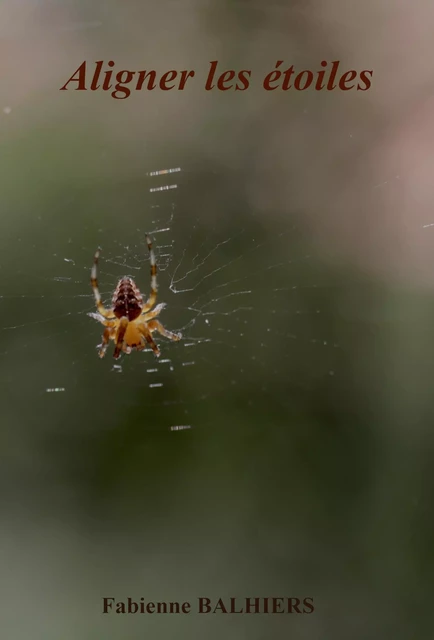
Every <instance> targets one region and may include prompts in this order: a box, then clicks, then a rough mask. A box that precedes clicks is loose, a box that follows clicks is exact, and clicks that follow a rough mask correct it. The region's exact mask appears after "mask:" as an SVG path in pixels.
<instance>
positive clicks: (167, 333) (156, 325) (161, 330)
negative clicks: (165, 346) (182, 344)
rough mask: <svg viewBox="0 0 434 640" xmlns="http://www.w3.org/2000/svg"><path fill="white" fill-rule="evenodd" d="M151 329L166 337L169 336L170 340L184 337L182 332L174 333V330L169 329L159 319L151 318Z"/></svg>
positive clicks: (149, 325)
mask: <svg viewBox="0 0 434 640" xmlns="http://www.w3.org/2000/svg"><path fill="white" fill-rule="evenodd" d="M147 325H148V329H149V331H151V332H152V331H158V333H160V334H161V335H162V336H164V337H165V338H169V340H174V341H176V342H177V341H178V340H181V338H182V333H173V332H172V331H168V330H167V329H165V328H164V327H163V325H162V324H161V322H160V321H159V320H150V321H149V322H148V323H147Z"/></svg>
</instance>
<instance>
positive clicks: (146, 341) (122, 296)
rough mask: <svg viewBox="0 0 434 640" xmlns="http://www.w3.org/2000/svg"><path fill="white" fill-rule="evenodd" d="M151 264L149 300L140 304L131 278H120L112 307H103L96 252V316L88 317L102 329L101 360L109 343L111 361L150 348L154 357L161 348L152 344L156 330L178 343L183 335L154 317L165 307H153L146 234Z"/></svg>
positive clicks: (153, 268) (154, 281)
mask: <svg viewBox="0 0 434 640" xmlns="http://www.w3.org/2000/svg"><path fill="white" fill-rule="evenodd" d="M146 243H147V245H148V249H149V261H150V264H151V292H150V294H149V298H148V300H147V301H146V302H145V303H143V297H142V294H141V293H140V290H139V288H138V287H137V285H136V283H135V282H134V280H133V279H132V278H129V277H124V278H121V279H120V280H119V282H118V284H117V286H116V289H115V290H114V293H113V298H112V306H111V308H110V309H106V307H104V305H103V303H102V300H101V294H100V292H99V288H98V260H99V256H100V253H101V249H98V250H97V251H96V253H95V257H94V260H93V265H92V270H91V276H90V282H91V286H92V289H93V293H94V296H95V303H96V308H97V313H90V314H89V315H90V316H91V317H92V318H94V319H95V320H98V322H101V324H103V325H104V326H105V329H104V333H103V336H102V343H101V344H100V345H99V347H100V350H99V356H100V358H103V357H104V355H105V352H106V351H107V347H108V345H109V342H110V340H113V341H114V343H115V345H116V346H115V350H114V353H113V357H114V358H119V356H120V355H121V352H122V351H123V352H124V353H131V351H132V350H133V349H137V350H138V351H142V350H143V349H146V347H147V346H148V345H149V346H150V347H151V349H152V351H153V352H154V354H155V355H156V356H159V355H160V349H159V348H158V346H157V345H156V344H155V342H154V339H153V337H152V334H153V333H154V332H155V331H156V332H157V333H159V334H161V335H162V336H164V337H166V338H169V340H174V341H178V340H180V339H181V337H182V335H181V334H180V333H173V332H172V331H168V330H167V329H165V328H164V327H163V325H162V324H161V322H160V321H159V320H157V319H156V318H157V316H158V315H159V314H160V312H161V311H162V310H163V309H164V307H165V306H166V305H165V303H164V302H162V303H160V304H158V305H157V306H155V303H156V301H157V263H156V260H155V254H154V251H153V249H152V243H151V239H150V237H149V236H148V235H146Z"/></svg>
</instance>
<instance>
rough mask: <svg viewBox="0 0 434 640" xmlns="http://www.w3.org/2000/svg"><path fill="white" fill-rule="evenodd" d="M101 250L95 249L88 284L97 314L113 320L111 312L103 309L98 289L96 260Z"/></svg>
mask: <svg viewBox="0 0 434 640" xmlns="http://www.w3.org/2000/svg"><path fill="white" fill-rule="evenodd" d="M100 253H101V249H97V251H96V252H95V256H94V259H93V265H92V270H91V272H90V284H91V285H92V289H93V295H94V296H95V302H96V308H97V309H98V312H99V313H100V314H101V315H102V316H104V318H114V317H115V316H114V315H113V313H112V312H111V311H109V310H108V309H106V308H105V306H104V305H103V303H102V300H101V294H100V292H99V289H98V259H99V254H100Z"/></svg>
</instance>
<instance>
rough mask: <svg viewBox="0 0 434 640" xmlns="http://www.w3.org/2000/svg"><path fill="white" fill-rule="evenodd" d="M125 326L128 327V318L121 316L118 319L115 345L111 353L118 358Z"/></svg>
mask: <svg viewBox="0 0 434 640" xmlns="http://www.w3.org/2000/svg"><path fill="white" fill-rule="evenodd" d="M127 327H128V318H127V317H125V316H124V317H123V318H121V319H120V322H119V329H118V333H117V336H116V347H115V351H114V354H113V358H119V356H120V354H121V351H122V347H123V344H124V337H125V332H126V330H127Z"/></svg>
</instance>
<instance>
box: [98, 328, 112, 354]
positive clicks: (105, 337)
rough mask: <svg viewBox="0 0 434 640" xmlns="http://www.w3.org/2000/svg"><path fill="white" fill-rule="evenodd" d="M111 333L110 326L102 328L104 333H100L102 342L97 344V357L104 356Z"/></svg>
mask: <svg viewBox="0 0 434 640" xmlns="http://www.w3.org/2000/svg"><path fill="white" fill-rule="evenodd" d="M112 335H113V328H112V327H107V328H106V329H105V330H104V333H103V334H102V342H101V344H100V345H99V347H100V350H99V354H98V355H99V357H100V358H104V356H105V352H106V351H107V347H108V343H109V341H110V338H111V337H112Z"/></svg>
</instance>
